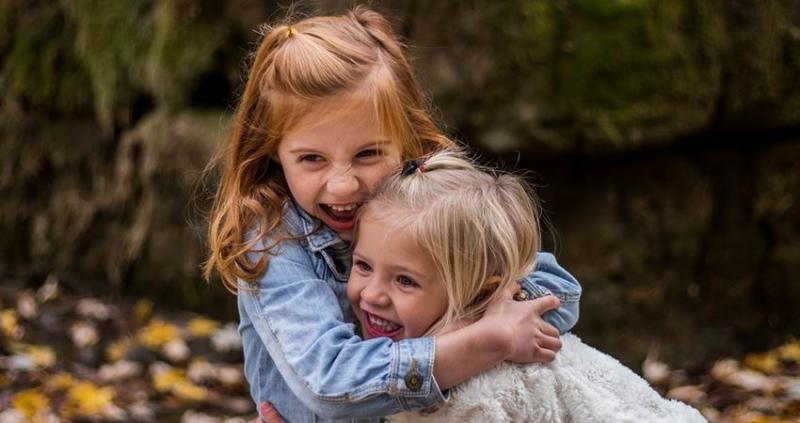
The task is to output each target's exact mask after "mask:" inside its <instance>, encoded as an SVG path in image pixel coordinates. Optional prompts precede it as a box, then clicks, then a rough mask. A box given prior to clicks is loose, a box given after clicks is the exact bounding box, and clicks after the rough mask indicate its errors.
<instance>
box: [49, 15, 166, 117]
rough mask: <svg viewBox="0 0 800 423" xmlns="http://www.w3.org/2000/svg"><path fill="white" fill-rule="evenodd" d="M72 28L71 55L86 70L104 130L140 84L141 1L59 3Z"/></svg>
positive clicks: (146, 27)
mask: <svg viewBox="0 0 800 423" xmlns="http://www.w3.org/2000/svg"><path fill="white" fill-rule="evenodd" d="M61 5H62V7H63V8H64V10H65V11H66V13H67V16H68V17H69V19H70V21H71V23H73V24H74V25H75V27H76V40H75V51H76V54H77V56H78V57H79V59H80V61H81V62H82V63H83V65H84V66H85V67H86V70H87V72H88V74H89V76H90V79H91V87H92V91H93V94H94V109H95V113H96V115H97V118H98V120H99V121H100V123H101V124H102V125H103V126H104V127H106V128H109V127H111V126H112V125H113V123H114V118H115V114H116V113H117V112H120V111H122V112H124V111H125V110H127V108H128V107H129V106H130V104H131V102H132V100H133V97H134V91H135V87H136V82H137V81H138V80H141V77H140V76H139V74H140V72H141V68H140V63H141V60H140V58H141V57H142V56H143V54H142V51H143V50H144V47H145V46H146V45H148V43H149V38H150V33H151V24H150V21H149V17H148V5H149V2H148V1H146V0H115V1H103V0H63V1H62V2H61Z"/></svg>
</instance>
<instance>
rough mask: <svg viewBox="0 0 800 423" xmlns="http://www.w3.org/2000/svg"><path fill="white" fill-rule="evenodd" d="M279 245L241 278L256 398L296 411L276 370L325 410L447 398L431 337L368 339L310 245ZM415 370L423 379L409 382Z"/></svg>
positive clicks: (388, 407) (405, 406)
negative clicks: (276, 381) (259, 270)
mask: <svg viewBox="0 0 800 423" xmlns="http://www.w3.org/2000/svg"><path fill="white" fill-rule="evenodd" d="M279 250H280V251H278V254H277V255H274V256H271V257H270V264H269V267H268V269H267V272H266V273H265V274H264V275H263V276H262V277H261V278H260V279H259V280H258V281H257V283H256V284H253V285H247V284H245V283H244V282H241V283H240V289H239V294H238V303H239V314H240V319H241V321H240V326H239V332H240V333H241V335H242V341H243V344H244V354H245V372H246V374H247V378H248V381H249V383H250V387H251V388H250V389H251V394H252V396H253V399H254V400H255V401H256V403H257V404H260V403H262V402H265V401H268V402H271V403H273V405H274V406H275V408H276V409H277V410H278V412H280V413H281V414H282V415H284V416H285V417H287V418H289V419H290V420H291V419H292V417H291V410H286V409H282V404H281V400H280V395H282V393H281V392H278V391H279V387H275V386H269V382H268V381H269V379H268V377H269V372H275V371H277V372H279V373H280V376H281V378H282V379H283V380H284V381H285V382H286V385H288V388H289V389H290V390H291V394H293V395H294V396H295V397H297V398H298V399H299V400H300V401H301V402H302V403H303V404H304V405H305V406H306V407H307V408H308V409H310V410H311V411H313V412H314V413H315V414H317V415H319V416H322V417H324V418H330V419H338V418H360V417H370V416H384V415H389V414H393V413H397V412H399V411H403V410H409V409H421V408H425V407H428V406H430V405H433V404H435V403H437V402H441V401H443V399H444V398H443V396H442V393H441V391H440V389H439V387H438V386H437V385H436V382H435V381H434V378H433V360H434V339H433V338H430V337H428V338H419V339H409V340H402V341H398V342H393V341H392V340H390V339H388V338H380V339H373V340H369V341H363V340H362V339H361V338H360V337H358V336H357V335H356V334H355V327H354V325H353V324H352V323H345V322H344V316H343V314H342V311H341V309H340V305H339V302H338V300H337V296H336V294H335V292H333V288H331V287H330V286H329V285H328V284H327V282H325V281H324V280H321V279H319V277H318V276H317V275H316V274H315V272H314V270H313V269H314V267H313V265H312V263H311V261H310V258H309V256H308V253H307V252H306V251H305V250H304V249H303V248H302V247H301V246H300V245H298V244H297V243H293V242H284V243H283V244H282V245H281V247H280V249H279ZM266 360H271V361H272V362H273V363H274V367H269V366H265V365H264V362H265V361H266ZM412 373H413V374H416V377H417V378H418V384H417V383H413V384H412V385H413V386H409V384H408V383H407V382H406V381H407V380H409V378H408V377H407V376H408V375H409V374H412ZM283 394H288V393H283Z"/></svg>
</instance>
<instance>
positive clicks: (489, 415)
mask: <svg viewBox="0 0 800 423" xmlns="http://www.w3.org/2000/svg"><path fill="white" fill-rule="evenodd" d="M561 340H562V342H563V347H562V349H561V351H560V352H559V353H558V355H557V356H556V359H555V360H554V361H553V362H552V363H550V364H528V365H519V364H509V363H503V364H500V365H498V366H497V367H495V368H494V369H492V370H490V371H488V372H485V373H483V374H481V375H478V376H476V377H473V378H472V379H469V380H468V381H466V382H464V383H463V384H461V385H459V386H458V387H456V388H454V389H452V390H451V393H450V399H449V400H448V401H447V403H445V404H442V405H441V406H439V407H438V409H437V410H436V411H433V412H427V413H426V412H405V413H400V414H396V415H393V416H391V417H390V418H389V421H391V422H552V423H555V422H576V423H584V422H587V423H593V422H598V423H600V422H603V423H605V422H623V423H624V422H637V423H638V422H651V423H661V422H663V423H667V422H669V423H674V422H705V421H706V419H705V418H703V416H702V415H701V414H700V413H699V412H698V411H697V410H696V409H694V408H692V407H690V406H688V405H686V404H684V403H682V402H680V401H675V400H669V399H665V398H663V397H661V396H660V395H659V394H658V393H657V392H656V391H654V390H653V388H651V387H650V385H649V384H648V383H647V382H646V381H645V380H644V379H642V378H641V377H639V376H638V375H637V374H635V373H634V372H632V371H631V370H630V369H628V368H627V367H625V366H624V365H622V364H621V363H620V362H619V361H617V360H616V359H614V358H612V357H611V356H609V355H608V354H605V353H603V352H600V351H598V350H596V349H594V348H592V347H590V346H588V345H586V344H584V343H583V342H582V341H581V340H580V339H579V338H578V337H577V336H575V335H572V334H566V335H563V336H562V337H561Z"/></svg>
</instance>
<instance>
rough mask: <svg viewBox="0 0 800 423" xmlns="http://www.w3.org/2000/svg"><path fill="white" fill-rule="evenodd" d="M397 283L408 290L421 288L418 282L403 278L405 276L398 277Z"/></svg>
mask: <svg viewBox="0 0 800 423" xmlns="http://www.w3.org/2000/svg"><path fill="white" fill-rule="evenodd" d="M397 283H399V284H400V286H403V287H406V288H413V287H416V286H419V285H418V284H417V283H416V282H414V280H413V279H411V278H409V277H408V276H403V275H400V276H398V277H397Z"/></svg>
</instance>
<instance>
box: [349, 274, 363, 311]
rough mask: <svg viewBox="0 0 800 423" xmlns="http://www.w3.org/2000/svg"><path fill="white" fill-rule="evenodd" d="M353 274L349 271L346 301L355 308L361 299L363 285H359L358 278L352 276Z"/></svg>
mask: <svg viewBox="0 0 800 423" xmlns="http://www.w3.org/2000/svg"><path fill="white" fill-rule="evenodd" d="M353 273H354V272H353V271H352V270H351V271H350V279H349V280H348V281H347V299H348V300H350V303H351V304H353V305H354V306H355V305H358V300H359V299H360V297H361V289H362V285H363V283H361V281H359V278H358V276H354V275H353Z"/></svg>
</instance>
